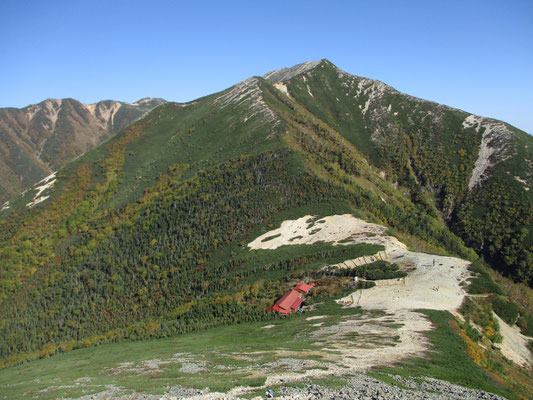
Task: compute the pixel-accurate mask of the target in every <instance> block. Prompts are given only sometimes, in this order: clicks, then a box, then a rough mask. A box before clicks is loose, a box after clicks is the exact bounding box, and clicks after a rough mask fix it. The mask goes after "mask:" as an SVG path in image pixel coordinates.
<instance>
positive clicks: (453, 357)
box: [376, 310, 518, 399]
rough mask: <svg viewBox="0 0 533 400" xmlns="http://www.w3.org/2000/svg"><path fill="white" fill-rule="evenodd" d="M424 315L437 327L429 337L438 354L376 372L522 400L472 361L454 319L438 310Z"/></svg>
mask: <svg viewBox="0 0 533 400" xmlns="http://www.w3.org/2000/svg"><path fill="white" fill-rule="evenodd" d="M421 312H422V313H424V314H425V315H427V317H428V318H429V319H430V320H431V322H432V323H433V324H434V325H435V327H436V328H435V329H433V330H431V331H429V332H428V333H427V336H428V338H429V339H430V341H431V343H432V345H433V350H434V351H432V352H431V354H430V355H429V356H428V357H417V358H412V359H409V360H407V361H403V362H400V363H399V364H398V365H397V366H395V367H394V368H392V367H385V368H378V369H376V372H378V373H380V374H391V375H400V376H403V377H406V378H410V377H422V376H431V377H434V378H437V379H441V380H445V381H448V382H451V383H456V384H458V385H461V386H465V387H469V388H475V389H481V390H486V391H488V392H491V393H495V394H499V395H502V396H505V397H506V398H508V399H518V397H517V396H516V395H515V394H514V393H512V392H511V391H509V390H508V389H507V388H505V387H504V386H503V385H500V384H499V383H498V382H496V381H495V380H494V379H493V378H492V377H491V376H490V375H489V374H488V373H486V372H485V371H484V370H483V369H481V368H480V367H478V366H477V365H476V364H475V363H474V362H473V361H472V360H471V359H470V357H469V356H468V355H467V353H466V346H465V344H464V342H463V340H462V339H461V337H460V336H459V335H458V334H457V333H456V332H455V331H454V328H453V326H452V324H453V322H452V321H453V319H452V317H451V315H450V314H449V313H448V312H445V311H436V310H421ZM378 379H379V378H378Z"/></svg>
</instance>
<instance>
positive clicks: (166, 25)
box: [0, 0, 533, 132]
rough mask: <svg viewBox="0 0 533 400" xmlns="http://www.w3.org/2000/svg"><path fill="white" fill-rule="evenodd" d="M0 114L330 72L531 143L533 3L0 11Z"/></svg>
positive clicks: (20, 4)
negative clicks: (314, 68) (499, 126)
mask: <svg viewBox="0 0 533 400" xmlns="http://www.w3.org/2000/svg"><path fill="white" fill-rule="evenodd" d="M0 34H1V37H2V39H3V40H2V45H1V52H0V87H1V90H0V107H7V106H13V107H24V106H26V105H28V104H32V103H37V102H40V101H42V100H44V99H46V98H50V97H52V98H64V97H72V98H75V99H78V100H80V101H82V102H84V103H93V102H96V101H99V100H104V99H114V100H121V101H128V102H133V101H136V100H138V99H140V98H142V97H163V98H165V99H167V100H171V101H180V102H183V101H189V100H192V99H195V98H197V97H200V96H204V95H207V94H210V93H213V92H216V91H220V90H223V89H225V88H227V87H229V86H231V85H233V84H235V83H237V82H239V81H241V80H243V79H246V78H247V77H249V76H252V75H263V74H264V73H266V72H268V71H270V70H272V69H278V68H282V67H288V66H292V65H294V64H297V63H300V62H303V61H312V60H317V59H321V58H327V59H328V60H330V61H331V62H333V63H334V64H335V65H337V66H338V67H339V68H341V69H343V70H345V71H346V72H349V73H352V74H355V75H361V76H366V77H369V78H373V79H379V80H382V81H384V82H385V83H387V84H389V85H391V86H393V87H395V88H396V89H398V90H400V91H402V92H405V93H408V94H411V95H413V96H417V97H422V98H425V99H428V100H433V101H437V102H439V103H444V104H447V105H450V106H453V107H457V108H460V109H463V110H465V111H468V112H472V113H474V114H479V115H483V116H490V117H494V118H497V119H502V120H504V121H507V122H509V123H511V124H513V125H515V126H517V127H518V128H520V129H523V130H525V131H527V132H533V1H531V0H508V1H491V0H485V1H477V0H476V1H468V0H463V1H455V0H452V1H438V2H437V1H428V0H425V1H417V0H413V1H407V0H396V1H392V0H391V1H385V0H381V1H380V0H375V1H372V2H370V1H368V0H365V1H359V0H352V1H334V0H332V1H330V2H325V1H314V0H307V1H299V0H285V1H277V0H269V1H263V2H259V1H251V0H248V1H231V0H225V1H195V2H192V1H177V0H176V1H160V0H151V1H134V0H130V1H122V0H118V1H113V0H108V1H100V0H95V1H91V2H88V1H77V0H70V1H53V0H48V1H34V0H26V1H20V0H16V1H13V0H2V1H1V2H0Z"/></svg>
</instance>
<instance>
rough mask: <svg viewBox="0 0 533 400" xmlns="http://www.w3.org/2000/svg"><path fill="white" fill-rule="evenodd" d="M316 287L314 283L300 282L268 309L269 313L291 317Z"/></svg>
mask: <svg viewBox="0 0 533 400" xmlns="http://www.w3.org/2000/svg"><path fill="white" fill-rule="evenodd" d="M313 287H315V284H314V283H305V282H300V283H298V284H297V285H296V286H295V287H294V288H292V289H291V290H289V291H288V292H287V293H285V294H284V295H283V296H282V297H281V298H280V299H279V300H278V301H276V303H274V305H273V306H272V307H268V308H267V311H270V310H274V311H277V312H279V313H281V314H283V315H289V314H290V313H292V312H293V311H295V310H297V309H299V308H300V306H301V305H302V303H303V301H304V299H305V295H306V294H307V293H309V291H310V290H311V289H312V288H313Z"/></svg>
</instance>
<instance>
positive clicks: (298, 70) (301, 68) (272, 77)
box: [263, 58, 333, 83]
mask: <svg viewBox="0 0 533 400" xmlns="http://www.w3.org/2000/svg"><path fill="white" fill-rule="evenodd" d="M323 63H329V64H331V63H330V62H329V61H328V60H326V59H325V58H324V59H322V60H318V61H308V62H303V63H301V64H297V65H295V66H294V67H290V68H282V69H277V70H274V71H270V72H268V73H266V74H265V75H264V76H263V78H265V79H266V80H268V81H270V82H271V83H279V82H283V81H286V80H289V79H291V78H294V77H295V76H297V75H300V74H303V73H305V72H308V71H310V70H312V69H314V68H316V67H318V66H319V65H321V64H323ZM332 65H333V64H332Z"/></svg>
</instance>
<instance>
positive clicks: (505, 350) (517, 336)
mask: <svg viewBox="0 0 533 400" xmlns="http://www.w3.org/2000/svg"><path fill="white" fill-rule="evenodd" d="M493 315H494V318H496V320H497V321H498V323H499V324H500V333H501V335H502V336H503V342H502V343H500V344H497V345H496V346H497V347H498V348H499V349H500V351H501V352H502V354H503V355H504V356H505V357H506V358H508V359H509V360H512V361H513V362H514V363H515V364H518V365H520V366H522V367H526V368H527V367H531V366H533V356H532V355H531V352H530V351H529V349H528V348H527V343H528V342H529V341H530V340H532V339H531V338H528V337H527V336H524V335H522V334H521V333H520V330H519V329H518V327H516V326H509V325H507V323H506V322H505V321H504V320H502V319H501V318H500V317H498V315H497V314H496V313H494V312H493Z"/></svg>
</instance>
